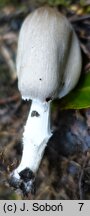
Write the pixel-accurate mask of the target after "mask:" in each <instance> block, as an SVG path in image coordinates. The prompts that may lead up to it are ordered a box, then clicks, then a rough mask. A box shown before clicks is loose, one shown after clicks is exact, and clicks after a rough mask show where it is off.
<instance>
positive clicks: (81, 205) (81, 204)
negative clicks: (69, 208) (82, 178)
mask: <svg viewBox="0 0 90 216" xmlns="http://www.w3.org/2000/svg"><path fill="white" fill-rule="evenodd" d="M78 204H79V205H80V209H79V211H81V210H82V207H83V205H84V203H78Z"/></svg>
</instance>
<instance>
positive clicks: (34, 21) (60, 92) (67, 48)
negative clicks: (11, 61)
mask: <svg viewBox="0 0 90 216" xmlns="http://www.w3.org/2000/svg"><path fill="white" fill-rule="evenodd" d="M16 67H17V76H18V87H19V90H20V92H21V95H22V97H23V98H29V99H32V100H33V99H38V100H41V101H46V100H47V99H49V98H50V99H53V98H57V97H59V98H61V97H63V96H64V95H66V94H67V93H68V92H69V91H70V90H71V89H73V88H74V86H75V85H76V83H77V81H78V79H79V76H80V72H81V52H80V47H79V42H78V39H77V36H76V34H75V32H74V31H73V28H72V26H71V24H70V23H69V21H68V20H67V19H66V18H65V17H64V16H63V15H62V14H61V13H59V12H58V11H57V10H56V9H53V8H50V7H41V8H39V9H37V10H35V11H34V12H32V13H31V14H30V15H28V17H27V18H26V19H25V21H24V23H23V24H22V27H21V30H20V34H19V40H18V51H17V61H16Z"/></svg>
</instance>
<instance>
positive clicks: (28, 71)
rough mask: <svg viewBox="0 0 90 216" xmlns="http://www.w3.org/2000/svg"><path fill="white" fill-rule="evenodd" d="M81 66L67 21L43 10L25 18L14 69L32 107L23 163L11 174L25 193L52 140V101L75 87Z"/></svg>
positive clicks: (77, 49) (43, 8) (59, 14)
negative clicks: (21, 182)
mask: <svg viewBox="0 0 90 216" xmlns="http://www.w3.org/2000/svg"><path fill="white" fill-rule="evenodd" d="M81 65H82V60H81V51H80V46H79V41H78V39H77V36H76V34H75V32H74V30H73V28H72V26H71V24H70V23H69V21H68V20H67V18H66V17H64V16H63V15H62V14H61V13H60V12H58V11H57V10H56V9H54V8H50V7H46V6H44V7H41V8H39V9H36V10H35V11H34V12H32V13H31V14H30V15H28V17H27V18H26V19H25V21H24V23H23V24H22V27H21V31H20V34H19V41H18V51H17V62H16V67H17V76H18V88H19V90H20V93H21V95H22V98H23V99H24V100H32V104H31V108H30V112H29V115H28V119H27V122H26V125H25V127H24V133H23V153H22V159H21V162H20V165H19V166H18V167H17V168H16V170H14V173H13V177H15V179H18V180H19V181H20V180H21V179H22V181H23V184H24V182H25V184H24V188H25V187H26V188H25V190H26V191H29V190H30V187H31V185H32V182H33V181H32V179H33V178H32V179H31V177H30V176H31V175H30V172H31V173H33V174H36V172H37V170H38V168H39V165H40V162H41V159H42V157H43V154H44V150H45V147H46V146H47V142H48V140H49V139H50V137H51V136H52V133H51V130H50V105H51V101H52V100H54V99H55V98H62V97H64V96H65V95H66V94H68V93H69V92H70V91H71V90H72V89H73V88H74V87H75V85H76V84H77V82H78V80H79V77H80V73H81ZM32 176H34V175H32ZM26 182H28V183H27V184H26ZM25 185H26V186H25ZM28 185H29V186H28ZM27 188H28V189H27Z"/></svg>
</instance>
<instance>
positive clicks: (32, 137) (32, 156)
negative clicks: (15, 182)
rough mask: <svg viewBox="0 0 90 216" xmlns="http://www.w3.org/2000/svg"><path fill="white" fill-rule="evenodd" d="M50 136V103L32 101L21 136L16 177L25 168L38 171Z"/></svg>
mask: <svg viewBox="0 0 90 216" xmlns="http://www.w3.org/2000/svg"><path fill="white" fill-rule="evenodd" d="M35 114H36V116H35ZM51 135H52V134H51V131H50V103H42V102H40V101H32V105H31V108H30V112H29V116H28V119H27V122H26V125H25V130H24V134H23V155H22V159H21V163H20V165H19V167H18V168H17V169H16V170H15V173H14V175H15V176H16V177H17V176H18V175H17V174H18V173H19V172H21V171H22V170H23V169H25V168H27V167H28V168H30V169H31V170H32V171H33V172H36V171H37V170H38V168H39V165H40V162H41V159H42V157H43V154H44V150H45V147H46V145H47V142H48V140H49V138H50V137H51Z"/></svg>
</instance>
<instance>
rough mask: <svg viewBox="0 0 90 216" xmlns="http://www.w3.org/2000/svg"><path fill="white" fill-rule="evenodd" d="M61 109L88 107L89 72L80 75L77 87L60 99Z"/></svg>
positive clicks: (89, 104) (89, 92) (89, 102)
mask: <svg viewBox="0 0 90 216" xmlns="http://www.w3.org/2000/svg"><path fill="white" fill-rule="evenodd" d="M60 107H61V109H83V108H88V107H90V72H88V73H87V74H85V75H82V76H81V78H80V81H79V83H78V85H77V87H76V88H75V89H74V90H73V91H72V92H70V93H69V94H68V95H67V96H65V97H64V98H62V99H61V100H60Z"/></svg>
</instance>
